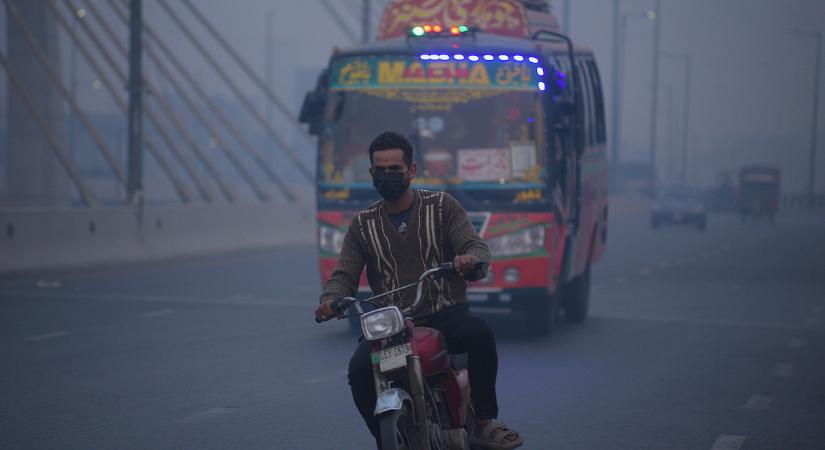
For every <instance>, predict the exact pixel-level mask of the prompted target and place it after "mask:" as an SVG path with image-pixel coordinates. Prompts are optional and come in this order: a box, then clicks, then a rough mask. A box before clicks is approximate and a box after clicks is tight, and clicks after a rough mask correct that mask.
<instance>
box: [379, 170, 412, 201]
mask: <svg viewBox="0 0 825 450" xmlns="http://www.w3.org/2000/svg"><path fill="white" fill-rule="evenodd" d="M372 185H373V186H375V190H376V191H378V193H379V194H381V197H384V199H386V200H388V201H391V202H393V201H396V200H398V199H399V198H400V197H401V196H402V195H404V192H406V191H407V188H408V187H410V182H409V181H407V180H406V179H405V178H404V172H387V171H380V172H373V174H372Z"/></svg>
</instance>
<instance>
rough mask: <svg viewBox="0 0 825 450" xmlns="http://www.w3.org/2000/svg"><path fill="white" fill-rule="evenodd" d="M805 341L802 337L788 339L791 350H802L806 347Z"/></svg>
mask: <svg viewBox="0 0 825 450" xmlns="http://www.w3.org/2000/svg"><path fill="white" fill-rule="evenodd" d="M805 342H806V341H805V339H804V338H800V337H792V338H790V339H788V347H789V348H802V347H804V346H805Z"/></svg>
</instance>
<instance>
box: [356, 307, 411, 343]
mask: <svg viewBox="0 0 825 450" xmlns="http://www.w3.org/2000/svg"><path fill="white" fill-rule="evenodd" d="M403 329H404V316H403V315H402V314H401V310H400V309H398V307H396V306H387V307H384V308H379V309H376V310H374V311H370V312H368V313H366V314H364V315H363V316H361V330H362V331H363V332H364V337H365V338H366V339H367V340H368V341H377V340H378V339H383V338H385V337H389V336H392V335H394V334H397V333H398V332H400V331H401V330H403Z"/></svg>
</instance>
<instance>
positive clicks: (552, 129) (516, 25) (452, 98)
mask: <svg viewBox="0 0 825 450" xmlns="http://www.w3.org/2000/svg"><path fill="white" fill-rule="evenodd" d="M301 120H302V121H304V122H305V123H308V124H309V129H310V132H311V133H312V134H314V135H317V137H318V168H317V169H318V170H317V210H318V212H317V224H318V225H317V226H318V248H319V254H320V274H321V281H322V282H324V281H326V279H327V278H328V277H329V275H330V274H331V272H332V270H333V269H334V268H335V263H336V258H337V256H338V254H339V252H340V250H341V245H342V242H343V238H344V234H345V233H346V230H347V227H348V225H349V222H350V220H351V219H352V217H353V215H354V214H355V213H356V212H357V211H359V210H360V209H362V208H364V207H366V206H368V205H369V204H370V203H372V202H374V201H375V200H377V199H378V196H377V194H376V192H375V190H374V189H373V187H372V180H371V178H370V174H369V171H368V168H369V166H370V160H369V155H368V152H367V147H368V145H369V142H370V141H371V139H372V138H373V137H375V136H376V135H377V134H379V133H381V132H383V131H385V130H393V131H398V132H401V133H404V134H405V135H407V136H408V137H409V138H410V140H411V142H412V143H413V146H414V148H415V162H416V164H417V166H418V175H417V177H416V179H415V181H414V183H416V185H415V186H416V187H418V188H423V189H430V190H439V191H446V192H449V193H450V194H451V195H453V196H454V197H455V198H456V199H457V200H458V201H459V202H460V203H461V205H462V206H463V207H464V208H465V209H466V210H467V211H468V214H469V216H470V219H471V221H472V222H473V224H474V225H475V226H476V228H477V230H478V232H479V234H480V236H481V237H482V238H483V239H485V241H486V242H487V244H488V245H489V247H490V250H491V252H492V255H493V259H492V261H491V265H490V270H489V274H488V276H487V278H485V279H484V280H481V281H478V282H473V283H471V285H470V289H469V291H468V296H469V300H470V302H471V308H472V309H473V310H475V311H478V312H481V313H486V314H490V315H495V314H508V315H517V316H519V318H520V319H521V320H524V321H525V325H526V327H527V330H528V331H530V332H531V333H534V334H546V333H547V332H549V331H550V330H551V329H552V328H553V326H554V325H555V323H556V320H557V318H558V317H560V316H561V315H562V314H563V317H565V318H566V319H567V320H568V321H571V322H582V321H584V320H585V318H586V317H587V313H588V304H589V286H590V271H591V267H592V266H593V265H594V264H595V263H596V262H597V261H598V260H599V259H600V258H601V257H602V255H603V254H604V251H605V246H606V240H607V218H608V215H607V194H608V193H607V161H606V148H605V146H606V143H605V135H606V133H605V120H604V106H603V95H602V89H601V83H600V78H599V72H598V68H597V65H596V61H595V59H594V56H593V53H592V52H591V51H590V50H589V49H588V48H586V47H582V46H578V45H574V44H573V43H572V42H571V41H570V39H569V38H568V37H566V36H564V35H562V34H561V33H560V32H559V28H558V25H557V21H556V19H555V16H553V14H552V13H551V12H550V7H549V6H548V4H547V3H545V2H543V1H516V0H495V1H494V0H462V1H458V0H452V1H432V0H401V1H394V2H391V3H390V4H389V5H388V6H387V7H386V9H385V11H384V14H383V18H382V20H381V23H380V26H379V32H378V38H377V39H376V41H374V42H371V43H368V44H363V45H360V46H356V47H353V48H348V49H345V50H335V51H334V53H333V55H332V57H331V58H330V62H329V65H328V67H327V69H325V70H324V71H323V72H322V73H321V74H320V76H319V78H318V82H317V85H316V88H315V90H314V91H312V92H310V93H308V94H307V96H306V99H305V101H304V105H303V108H302V111H301ZM361 286H362V288H361V289H362V290H363V291H364V293H367V292H369V287H368V286H367V283H366V280H365V279H364V277H363V275H362V281H361Z"/></svg>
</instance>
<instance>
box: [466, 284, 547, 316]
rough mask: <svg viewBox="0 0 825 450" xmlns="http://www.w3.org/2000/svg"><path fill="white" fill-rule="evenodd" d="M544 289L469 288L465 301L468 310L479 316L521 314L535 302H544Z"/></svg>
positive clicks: (545, 293)
mask: <svg viewBox="0 0 825 450" xmlns="http://www.w3.org/2000/svg"><path fill="white" fill-rule="evenodd" d="M547 297H548V294H547V289H545V288H470V289H468V290H467V299H468V300H469V302H470V310H471V311H473V312H477V313H481V314H490V315H510V314H523V313H526V312H528V311H529V310H530V309H531V308H533V307H534V305H535V304H536V302H540V301H546V299H547Z"/></svg>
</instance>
